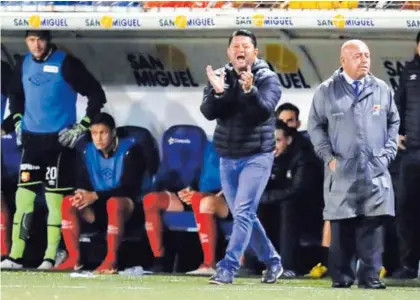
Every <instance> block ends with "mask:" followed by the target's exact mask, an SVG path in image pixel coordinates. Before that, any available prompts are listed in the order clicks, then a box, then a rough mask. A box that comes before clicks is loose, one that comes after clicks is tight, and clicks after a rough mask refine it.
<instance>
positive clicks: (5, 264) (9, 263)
mask: <svg viewBox="0 0 420 300" xmlns="http://www.w3.org/2000/svg"><path fill="white" fill-rule="evenodd" d="M0 268H1V269H22V268H23V265H21V264H18V263H16V262H14V261H13V260H10V259H8V258H6V259H5V260H3V261H2V262H1V264H0Z"/></svg>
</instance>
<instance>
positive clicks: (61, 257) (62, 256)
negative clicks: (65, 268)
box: [54, 249, 68, 267]
mask: <svg viewBox="0 0 420 300" xmlns="http://www.w3.org/2000/svg"><path fill="white" fill-rule="evenodd" d="M67 257H68V255H67V251H66V250H61V249H59V250H58V251H57V255H56V256H55V264H54V267H57V266H58V265H60V264H61V263H62V262H63V261H65V260H66V258H67Z"/></svg>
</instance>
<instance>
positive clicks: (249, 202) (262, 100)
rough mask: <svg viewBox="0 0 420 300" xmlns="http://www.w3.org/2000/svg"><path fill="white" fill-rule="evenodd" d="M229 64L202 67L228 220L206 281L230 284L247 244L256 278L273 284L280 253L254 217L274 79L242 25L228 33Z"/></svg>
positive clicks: (269, 159)
mask: <svg viewBox="0 0 420 300" xmlns="http://www.w3.org/2000/svg"><path fill="white" fill-rule="evenodd" d="M227 54H228V57H229V60H230V63H229V64H227V65H226V66H225V67H224V68H221V69H219V70H217V71H213V69H212V67H211V66H207V77H208V80H209V84H208V86H207V87H206V88H205V89H204V97H203V102H202V104H201V107H200V110H201V112H202V113H203V115H204V117H206V118H207V119H208V120H210V121H211V120H215V119H216V120H217V126H216V130H215V133H214V146H215V148H216V151H217V152H218V153H219V155H220V157H221V159H220V177H221V182H222V189H223V192H224V194H225V197H226V201H227V203H228V206H229V209H230V211H231V212H232V215H233V218H234V222H233V229H232V235H231V238H230V241H229V245H228V247H227V249H226V255H225V257H224V259H222V260H221V261H220V262H219V263H218V264H217V270H216V274H215V275H214V276H213V277H211V278H210V283H213V284H227V283H232V281H233V276H234V274H235V272H236V271H237V270H238V269H239V265H240V258H241V256H242V255H243V253H244V251H245V249H246V248H247V247H248V244H250V246H251V248H252V249H253V250H254V252H255V254H256V255H257V256H258V259H259V260H260V261H262V262H264V263H265V264H266V266H267V272H265V273H264V275H263V277H262V279H261V281H262V282H263V283H274V282H276V280H277V279H278V278H279V277H280V275H281V274H282V272H283V267H282V265H281V260H280V256H279V255H278V253H277V252H276V250H275V249H274V247H273V245H272V243H271V242H270V240H269V239H268V238H267V235H266V233H265V231H264V229H263V227H262V225H261V223H260V221H259V220H258V218H257V214H256V211H257V207H258V203H259V200H260V198H261V195H262V193H263V191H264V188H265V186H266V184H267V181H268V178H269V176H270V173H271V167H272V164H273V159H274V148H275V139H274V130H275V126H274V125H275V112H274V109H275V107H276V105H277V103H278V102H279V100H280V96H281V91H280V82H279V79H278V77H277V75H276V74H275V73H274V72H272V71H271V70H270V68H269V66H268V65H267V63H266V62H265V61H263V60H260V59H257V55H258V49H257V39H256V37H255V35H254V34H253V33H252V32H250V31H248V30H242V29H241V30H237V31H235V32H234V33H233V34H232V36H231V37H230V38H229V45H228V49H227Z"/></svg>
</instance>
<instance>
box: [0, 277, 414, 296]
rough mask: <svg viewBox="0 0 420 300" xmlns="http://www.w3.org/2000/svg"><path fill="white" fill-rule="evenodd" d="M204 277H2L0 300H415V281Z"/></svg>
mask: <svg viewBox="0 0 420 300" xmlns="http://www.w3.org/2000/svg"><path fill="white" fill-rule="evenodd" d="M207 279H208V278H206V277H188V276H171V275H166V276H157V275H149V276H139V277H128V276H120V275H101V276H97V277H94V278H73V277H70V275H69V274H68V273H52V272H50V273H48V272H1V299H4V300H44V299H54V300H67V299H88V300H107V299H113V300H115V299H117V300H129V299H136V300H140V299H147V300H154V299H159V300H163V299H168V300H181V299H182V300H187V299H195V300H211V299H227V300H236V299H238V300H239V299H240V300H247V299H252V300H257V299H258V300H266V299H267V300H272V299H281V300H298V299H299V300H305V299H311V300H314V299H320V300H321V299H322V300H333V299H334V300H335V299H343V300H347V299H348V300H353V299H358V300H359V299H363V298H364V299H369V300H374V299H380V300H391V299H392V300H394V299H398V300H412V299H420V280H413V281H407V282H398V286H397V285H396V283H395V282H392V281H388V282H387V284H388V289H386V290H362V289H358V288H357V287H353V288H351V289H350V290H349V289H332V288H330V285H331V282H330V280H329V279H323V280H308V279H294V280H280V281H279V282H278V283H276V284H273V285H267V284H261V283H260V282H259V279H257V278H247V279H243V278H238V279H236V280H235V282H234V284H233V285H227V286H214V285H209V284H208V283H207Z"/></svg>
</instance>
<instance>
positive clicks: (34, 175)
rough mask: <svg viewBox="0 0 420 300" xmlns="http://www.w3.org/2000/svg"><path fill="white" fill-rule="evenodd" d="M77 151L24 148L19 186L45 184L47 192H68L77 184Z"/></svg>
mask: <svg viewBox="0 0 420 300" xmlns="http://www.w3.org/2000/svg"><path fill="white" fill-rule="evenodd" d="M76 172H77V161H76V151H75V150H72V149H68V148H56V147H54V148H52V149H50V150H42V151H40V150H38V149H35V148H24V149H23V151H22V158H21V163H20V170H19V182H18V186H20V187H25V186H29V185H34V184H40V183H44V184H45V189H46V190H47V191H52V192H53V191H56V192H66V191H71V190H73V189H74V186H75V184H76V174H77V173H76Z"/></svg>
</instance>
